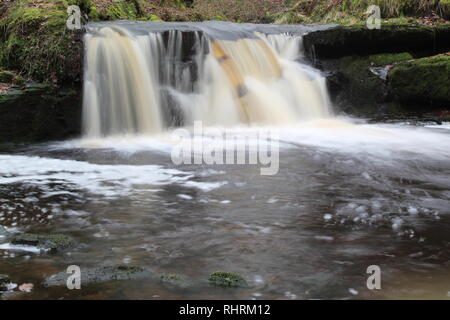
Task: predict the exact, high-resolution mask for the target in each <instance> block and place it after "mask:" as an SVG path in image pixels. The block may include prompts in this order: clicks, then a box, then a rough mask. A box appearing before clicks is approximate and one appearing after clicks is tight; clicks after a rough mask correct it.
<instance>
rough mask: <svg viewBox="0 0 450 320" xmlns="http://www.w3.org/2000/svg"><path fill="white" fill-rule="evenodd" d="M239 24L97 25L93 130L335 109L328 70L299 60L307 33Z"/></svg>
mask: <svg viewBox="0 0 450 320" xmlns="http://www.w3.org/2000/svg"><path fill="white" fill-rule="evenodd" d="M219 27H221V28H223V29H222V30H226V31H221V30H220V29H221V28H219ZM224 27H225V28H224ZM171 28H172V29H171ZM233 28H235V26H234V25H233V24H224V25H223V26H222V25H221V24H220V23H213V22H211V23H201V24H189V26H187V25H180V24H156V23H155V24H149V23H144V24H113V25H94V26H91V27H89V28H88V33H87V35H86V36H85V48H86V58H85V81H84V121H83V123H84V132H85V135H87V136H90V137H95V136H97V137H98V136H107V135H117V134H133V133H136V134H151V133H157V132H161V131H162V130H163V129H164V128H167V127H170V126H178V125H189V124H191V123H193V121H195V120H201V121H203V123H204V124H205V125H219V126H235V125H239V124H262V125H284V124H293V123H296V122H299V121H301V120H310V119H315V118H324V117H328V116H329V115H330V110H329V103H328V97H327V92H326V86H325V80H324V78H323V77H322V76H321V75H320V73H319V72H318V71H316V70H314V69H313V68H311V67H308V66H307V65H305V64H301V63H299V62H298V60H299V58H301V52H302V41H301V40H302V36H301V33H302V32H300V35H299V34H293V33H292V32H289V31H290V30H288V31H287V32H283V31H285V30H269V31H268V30H264V27H259V29H260V30H259V29H250V28H249V27H248V25H247V27H245V26H244V27H243V28H241V29H236V30H234V29H233ZM296 31H297V32H298V30H296ZM303 33H304V30H303Z"/></svg>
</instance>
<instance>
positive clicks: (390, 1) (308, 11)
mask: <svg viewBox="0 0 450 320" xmlns="http://www.w3.org/2000/svg"><path fill="white" fill-rule="evenodd" d="M291 2H292V6H291V7H289V8H288V9H286V10H284V11H282V12H280V13H278V14H276V15H275V17H276V22H278V23H314V22H321V23H340V24H344V25H353V24H358V23H364V22H365V21H366V19H367V17H368V14H367V8H368V7H369V6H370V5H378V6H379V7H380V9H381V17H382V19H384V21H385V22H391V23H397V24H398V23H423V24H434V23H444V22H446V20H445V19H448V18H450V1H449V0H320V1H318V0H297V1H291Z"/></svg>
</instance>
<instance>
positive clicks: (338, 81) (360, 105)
mask: <svg viewBox="0 0 450 320" xmlns="http://www.w3.org/2000/svg"><path fill="white" fill-rule="evenodd" d="M411 59H413V57H412V55H411V54H410V53H407V52H403V53H397V54H391V53H385V54H376V55H369V56H357V55H352V56H347V57H342V58H339V59H329V60H324V61H321V62H320V64H319V65H318V67H320V68H321V69H322V70H325V71H326V73H327V85H328V89H329V92H330V96H331V99H332V102H333V104H334V105H336V106H337V107H338V108H339V109H340V110H342V111H344V112H346V113H350V114H353V115H357V116H364V117H367V116H370V117H372V116H381V115H389V116H392V115H393V114H394V113H397V112H399V111H398V110H396V109H390V108H388V106H387V105H386V103H387V102H388V101H387V98H388V90H387V86H386V79H385V78H386V76H387V73H388V71H389V69H390V68H392V66H393V65H395V64H396V63H399V62H402V61H408V60H411Z"/></svg>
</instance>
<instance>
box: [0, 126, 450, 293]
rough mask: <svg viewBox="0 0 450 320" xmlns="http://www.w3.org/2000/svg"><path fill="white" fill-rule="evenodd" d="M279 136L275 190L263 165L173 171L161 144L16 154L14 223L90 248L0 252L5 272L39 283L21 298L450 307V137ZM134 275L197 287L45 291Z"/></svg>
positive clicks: (7, 216)
mask: <svg viewBox="0 0 450 320" xmlns="http://www.w3.org/2000/svg"><path fill="white" fill-rule="evenodd" d="M338 124H339V125H338ZM280 136H281V140H283V141H284V143H285V144H284V145H283V146H282V148H281V150H280V170H279V173H278V174H277V175H274V176H261V175H260V174H259V172H260V171H259V168H258V167H257V166H254V165H213V166H207V165H200V166H196V165H184V166H174V165H173V164H172V162H171V160H170V154H169V153H168V152H167V148H166V146H165V145H164V143H163V142H161V141H163V140H161V139H159V140H158V139H153V138H152V139H150V138H148V139H147V138H145V137H141V138H139V139H135V140H133V139H131V138H130V139H126V142H127V143H126V144H124V145H122V144H121V141H122V140H113V139H111V140H109V141H108V140H107V139H104V140H102V141H101V142H97V145H96V148H92V147H86V145H91V144H92V143H93V142H92V141H90V142H89V143H86V142H85V141H84V142H83V141H81V142H80V141H70V142H65V143H58V144H46V145H34V146H26V147H21V148H17V147H16V148H14V149H7V148H3V149H2V150H1V153H0V214H1V216H0V219H1V220H0V223H1V224H2V225H4V226H6V227H7V228H8V229H9V230H10V231H12V232H25V231H26V232H34V233H42V234H48V233H62V234H66V235H70V236H71V237H73V238H74V239H75V240H76V242H77V244H78V245H77V246H76V248H75V249H73V250H71V251H69V252H66V253H64V254H46V253H40V254H37V253H32V252H24V251H13V250H5V249H3V250H0V273H6V274H8V275H9V276H10V277H11V280H12V281H13V282H14V283H18V284H21V283H29V282H31V283H34V285H35V288H34V290H33V291H32V292H31V293H22V294H19V295H17V296H15V297H13V298H15V299H59V298H66V299H69V298H77V299H78V298H81V299H222V298H236V299H252V298H255V299H327V298H332V299H349V298H357V299H380V298H381V299H391V298H402V299H403V298H405V299H409V298H436V299H449V296H448V292H449V291H450V274H449V270H450V191H449V186H450V163H449V160H448V159H449V158H448V156H449V151H448V145H449V142H450V135H449V131H448V130H445V129H443V127H442V129H441V128H416V127H412V126H406V125H404V126H386V125H350V124H345V123H335V125H334V126H333V125H331V124H330V123H326V122H324V123H316V124H312V125H305V126H301V127H298V128H295V129H292V131H286V132H284V131H283V132H282V133H281V135H280ZM157 141H159V144H158V143H157ZM98 143H101V144H102V145H99V144H98ZM38 157H39V158H38ZM0 242H1V239H0ZM123 263H125V264H126V263H128V264H130V265H138V266H142V267H144V268H146V269H148V270H150V271H152V272H154V273H156V274H160V273H176V274H180V275H183V276H185V277H186V278H187V279H189V281H190V283H191V285H190V286H188V287H185V288H183V287H177V286H174V285H170V284H167V283H163V282H161V281H159V280H157V279H156V280H155V279H154V278H152V279H140V280H133V281H116V282H108V283H104V284H90V285H89V284H82V289H81V290H73V291H70V290H68V289H67V288H65V287H50V288H44V287H43V285H42V281H43V280H44V279H45V277H46V276H49V275H51V274H54V273H58V272H61V271H65V270H66V268H67V266H69V265H71V264H75V265H79V266H80V267H81V268H88V267H100V266H107V265H115V264H123ZM369 265H379V266H380V268H381V272H382V278H381V279H382V280H381V285H382V288H381V290H373V291H371V290H369V289H367V287H366V280H367V277H368V276H369V275H368V274H366V269H367V267H368V266H369ZM216 270H226V271H235V272H239V273H240V274H241V275H243V276H244V277H245V278H246V279H247V281H248V282H249V284H250V288H245V289H230V288H228V289H227V288H217V287H213V286H210V285H209V284H208V281H207V278H208V275H209V274H210V273H212V272H214V271H216ZM351 289H352V290H351ZM352 292H353V293H352Z"/></svg>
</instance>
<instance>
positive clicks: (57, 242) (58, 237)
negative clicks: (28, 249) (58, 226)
mask: <svg viewBox="0 0 450 320" xmlns="http://www.w3.org/2000/svg"><path fill="white" fill-rule="evenodd" d="M11 244H13V245H26V246H33V247H36V248H38V249H41V250H43V251H48V252H52V253H54V252H58V251H63V250H67V249H70V248H73V247H74V246H75V242H74V240H73V239H71V238H70V237H68V236H65V235H62V234H53V235H41V234H31V233H24V234H19V235H16V236H14V237H13V238H12V239H11Z"/></svg>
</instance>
